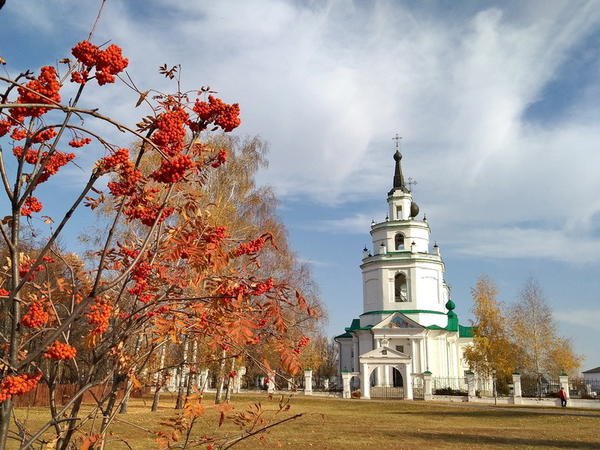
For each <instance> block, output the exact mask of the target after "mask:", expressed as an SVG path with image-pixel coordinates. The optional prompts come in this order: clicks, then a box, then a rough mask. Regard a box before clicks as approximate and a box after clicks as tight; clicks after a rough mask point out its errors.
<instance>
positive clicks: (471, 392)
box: [465, 370, 477, 401]
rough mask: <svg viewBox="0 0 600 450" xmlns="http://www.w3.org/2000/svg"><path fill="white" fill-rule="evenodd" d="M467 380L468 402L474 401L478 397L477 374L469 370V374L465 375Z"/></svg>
mask: <svg viewBox="0 0 600 450" xmlns="http://www.w3.org/2000/svg"><path fill="white" fill-rule="evenodd" d="M465 378H466V379H467V389H468V393H467V398H468V401H472V400H473V399H474V398H475V397H476V396H477V392H476V387H477V385H476V384H475V374H474V373H473V372H471V371H470V370H469V371H468V372H467V373H465Z"/></svg>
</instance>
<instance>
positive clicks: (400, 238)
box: [394, 233, 404, 250]
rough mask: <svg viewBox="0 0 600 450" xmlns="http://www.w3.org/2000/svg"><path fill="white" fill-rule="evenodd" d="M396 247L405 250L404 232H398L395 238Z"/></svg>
mask: <svg viewBox="0 0 600 450" xmlns="http://www.w3.org/2000/svg"><path fill="white" fill-rule="evenodd" d="M394 248H395V249H396V250H404V235H403V234H402V233H398V234H396V237H395V238H394Z"/></svg>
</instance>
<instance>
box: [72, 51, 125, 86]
mask: <svg viewBox="0 0 600 450" xmlns="http://www.w3.org/2000/svg"><path fill="white" fill-rule="evenodd" d="M71 53H72V54H73V56H74V57H75V58H77V60H78V61H79V62H81V63H82V64H83V65H84V66H85V67H86V69H85V70H82V71H80V72H74V73H73V74H72V75H71V80H72V81H75V82H77V83H82V84H83V83H85V82H86V81H87V77H88V74H89V70H90V69H91V68H93V67H95V68H96V81H98V84H99V85H100V86H102V85H103V84H107V83H114V81H115V75H117V74H118V73H120V72H122V71H123V70H125V68H126V67H127V65H128V64H129V60H128V59H127V58H123V54H122V52H121V48H120V47H119V46H117V45H114V44H111V45H109V46H108V47H107V48H106V49H104V50H101V49H100V48H99V47H98V46H96V45H94V44H92V43H91V42H89V41H81V42H79V43H78V44H77V45H76V46H75V47H73V49H72V50H71Z"/></svg>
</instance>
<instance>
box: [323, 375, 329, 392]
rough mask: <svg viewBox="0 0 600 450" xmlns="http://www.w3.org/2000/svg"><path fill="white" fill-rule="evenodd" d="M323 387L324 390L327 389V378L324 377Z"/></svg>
mask: <svg viewBox="0 0 600 450" xmlns="http://www.w3.org/2000/svg"><path fill="white" fill-rule="evenodd" d="M323 389H325V390H326V391H327V390H329V378H325V379H324V380H323Z"/></svg>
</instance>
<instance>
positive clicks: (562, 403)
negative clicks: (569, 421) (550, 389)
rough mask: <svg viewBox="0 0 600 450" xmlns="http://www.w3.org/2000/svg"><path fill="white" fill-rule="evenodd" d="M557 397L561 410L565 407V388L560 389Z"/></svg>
mask: <svg viewBox="0 0 600 450" xmlns="http://www.w3.org/2000/svg"><path fill="white" fill-rule="evenodd" d="M558 397H559V398H560V406H562V407H563V408H564V407H565V406H567V392H566V391H565V388H563V387H561V388H560V391H558Z"/></svg>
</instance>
